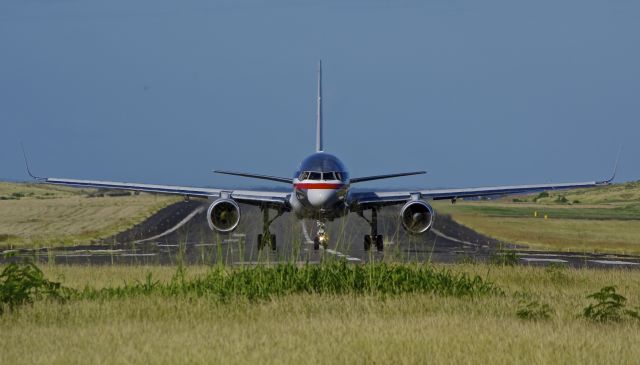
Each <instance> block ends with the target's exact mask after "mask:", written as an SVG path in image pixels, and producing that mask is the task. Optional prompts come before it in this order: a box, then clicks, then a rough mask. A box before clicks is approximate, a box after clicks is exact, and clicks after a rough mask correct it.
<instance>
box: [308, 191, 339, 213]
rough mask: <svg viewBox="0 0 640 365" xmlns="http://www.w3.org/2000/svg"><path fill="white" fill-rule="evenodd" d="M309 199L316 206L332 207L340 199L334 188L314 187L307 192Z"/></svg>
mask: <svg viewBox="0 0 640 365" xmlns="http://www.w3.org/2000/svg"><path fill="white" fill-rule="evenodd" d="M307 200H308V201H309V204H311V205H312V206H313V207H314V208H319V209H320V208H327V209H328V208H330V207H331V206H333V205H334V204H335V203H336V201H337V200H338V196H337V194H336V191H335V190H333V189H313V190H309V191H308V192H307Z"/></svg>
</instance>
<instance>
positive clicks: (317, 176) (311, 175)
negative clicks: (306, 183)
mask: <svg viewBox="0 0 640 365" xmlns="http://www.w3.org/2000/svg"><path fill="white" fill-rule="evenodd" d="M309 180H322V173H321V172H310V173H309Z"/></svg>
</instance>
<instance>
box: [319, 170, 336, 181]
mask: <svg viewBox="0 0 640 365" xmlns="http://www.w3.org/2000/svg"><path fill="white" fill-rule="evenodd" d="M335 179H336V176H335V175H334V174H333V172H323V173H322V180H335Z"/></svg>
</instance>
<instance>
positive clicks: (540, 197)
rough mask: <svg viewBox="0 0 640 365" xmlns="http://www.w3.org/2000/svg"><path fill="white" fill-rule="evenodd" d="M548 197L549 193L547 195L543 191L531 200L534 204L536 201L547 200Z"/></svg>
mask: <svg viewBox="0 0 640 365" xmlns="http://www.w3.org/2000/svg"><path fill="white" fill-rule="evenodd" d="M548 197H549V193H547V192H546V191H543V192H541V193H540V194H538V195H537V196H536V197H535V198H533V201H534V203H535V202H537V201H538V199H542V198H548Z"/></svg>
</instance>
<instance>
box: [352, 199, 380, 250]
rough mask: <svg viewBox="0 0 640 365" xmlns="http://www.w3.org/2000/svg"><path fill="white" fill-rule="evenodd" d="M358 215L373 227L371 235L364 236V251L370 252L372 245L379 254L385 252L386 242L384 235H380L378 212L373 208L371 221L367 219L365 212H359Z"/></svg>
mask: <svg viewBox="0 0 640 365" xmlns="http://www.w3.org/2000/svg"><path fill="white" fill-rule="evenodd" d="M358 214H359V215H360V217H362V219H364V220H365V221H367V222H368V223H369V225H370V226H371V234H367V235H365V236H364V250H365V251H369V250H370V249H371V245H374V246H375V247H376V249H377V250H378V252H382V251H383V250H384V240H383V238H382V235H381V234H378V210H377V209H376V208H371V220H369V219H367V218H365V216H364V213H363V212H359V213H358Z"/></svg>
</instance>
